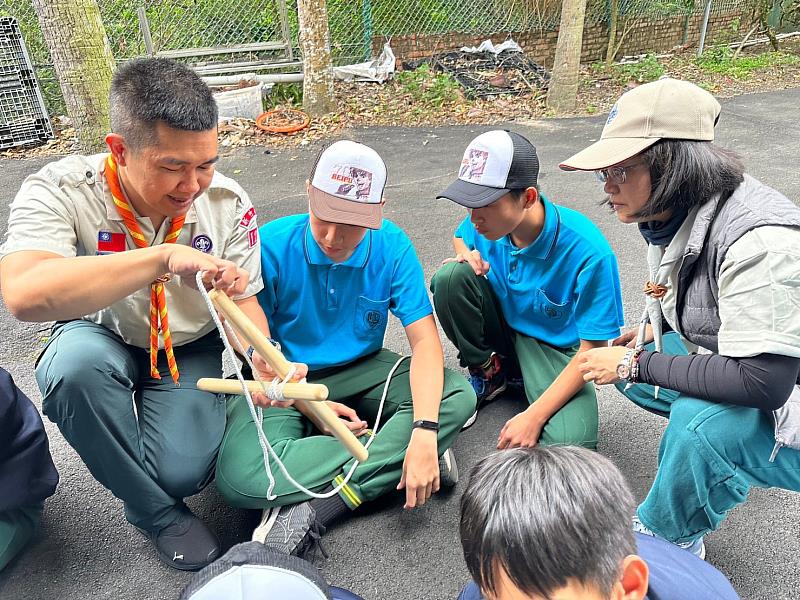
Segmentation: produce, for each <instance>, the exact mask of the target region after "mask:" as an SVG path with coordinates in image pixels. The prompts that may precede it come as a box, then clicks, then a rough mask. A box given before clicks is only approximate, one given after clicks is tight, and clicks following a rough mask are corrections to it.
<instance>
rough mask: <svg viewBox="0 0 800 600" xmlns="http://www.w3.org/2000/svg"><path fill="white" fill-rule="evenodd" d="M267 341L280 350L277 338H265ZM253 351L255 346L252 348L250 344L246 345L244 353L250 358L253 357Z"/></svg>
mask: <svg viewBox="0 0 800 600" xmlns="http://www.w3.org/2000/svg"><path fill="white" fill-rule="evenodd" d="M267 341H268V342H269V343H270V344H272V345H273V346H275V349H276V350H278V351H279V352H280V349H281V344H280V342H278V341H277V340H273V339H272V338H267ZM255 351H256V349H255V348H253V347H252V346H248V347H247V350H245V354H247V356H249V357H250V358H253V352H255Z"/></svg>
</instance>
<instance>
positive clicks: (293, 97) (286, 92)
mask: <svg viewBox="0 0 800 600" xmlns="http://www.w3.org/2000/svg"><path fill="white" fill-rule="evenodd" d="M302 105H303V84H302V83H276V84H275V86H274V87H273V88H272V90H270V93H269V95H268V96H267V97H266V99H265V100H264V109H265V110H272V109H273V108H275V107H276V106H286V107H288V108H297V107H300V106H302Z"/></svg>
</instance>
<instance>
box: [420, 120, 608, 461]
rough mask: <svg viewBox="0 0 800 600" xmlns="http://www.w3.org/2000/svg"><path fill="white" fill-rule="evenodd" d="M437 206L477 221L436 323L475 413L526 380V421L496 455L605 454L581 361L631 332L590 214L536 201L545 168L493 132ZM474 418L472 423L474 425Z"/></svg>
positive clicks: (450, 273) (514, 426)
mask: <svg viewBox="0 0 800 600" xmlns="http://www.w3.org/2000/svg"><path fill="white" fill-rule="evenodd" d="M476 155H481V156H482V157H483V160H482V164H483V167H482V168H481V169H479V170H477V171H476V170H475V169H472V170H470V169H461V171H460V172H461V175H459V178H458V179H457V180H456V181H455V182H454V183H453V184H452V185H450V187H448V188H447V189H446V190H445V191H444V192H442V194H441V195H440V196H439V197H440V198H447V199H449V200H452V201H453V202H456V203H458V204H460V205H462V206H464V207H466V208H467V209H468V210H469V215H468V216H467V218H465V219H464V221H463V222H462V223H461V224H460V225H459V227H458V229H456V232H455V237H454V239H453V246H454V248H455V251H456V256H455V258H451V259H448V260H447V261H445V264H444V266H443V267H442V268H441V269H439V271H437V273H436V274H435V275H434V278H433V281H432V282H431V290H432V291H433V302H434V306H435V307H436V314H437V316H438V317H439V322H440V323H441V325H442V329H443V330H444V332H445V334H446V335H447V337H448V338H449V339H450V341H452V342H453V344H455V346H456V348H457V349H458V352H459V360H460V361H461V365H462V366H464V367H468V368H469V373H470V381H471V383H472V385H473V387H474V388H475V391H476V393H477V395H478V406H481V405H482V404H486V403H487V402H490V401H492V400H494V399H495V398H497V397H498V396H499V395H500V394H502V393H503V392H504V391H505V389H506V386H507V384H508V373H509V372H516V371H517V369H518V370H519V372H520V373H521V375H522V382H523V385H524V388H525V395H526V397H527V399H528V402H529V403H530V406H529V407H528V409H527V410H525V411H523V412H521V413H519V414H518V415H516V416H515V417H513V418H511V419H509V421H508V422H507V423H506V424H505V426H504V427H503V428H502V430H501V431H500V435H499V437H498V441H497V447H498V448H500V449H502V448H512V447H515V446H533V445H535V444H537V443H539V442H541V443H545V444H574V445H582V446H586V447H589V448H595V447H596V445H597V398H596V396H595V391H594V386H592V385H587V384H585V382H584V380H583V377H582V375H581V373H580V372H579V371H578V368H577V362H576V356H577V354H578V353H580V352H581V351H583V350H587V349H589V348H595V347H600V346H606V345H607V341H608V340H609V339H614V338H616V337H617V336H618V335H619V331H620V327H621V326H622V324H623V315H622V297H621V295H620V283H619V273H618V271H617V261H616V258H615V257H614V254H613V253H612V251H611V247H610V246H609V244H608V242H607V241H606V240H605V238H603V236H602V234H601V233H600V231H599V230H598V229H597V227H595V225H594V224H592V222H591V221H589V219H587V218H586V217H584V216H583V215H582V214H580V213H578V212H576V211H574V210H570V209H568V208H564V207H563V206H557V205H555V204H553V203H552V202H550V201H549V200H548V199H547V198H545V197H544V195H543V194H541V193H540V192H539V190H538V185H537V177H538V174H539V159H538V157H537V155H536V149H535V148H534V147H533V145H532V144H531V143H530V142H529V141H528V140H527V139H525V138H524V137H522V136H521V135H519V134H517V133H513V132H509V131H489V132H487V133H484V134H482V135H479V136H478V137H477V138H475V139H474V140H472V142H471V143H470V144H469V146H468V148H467V150H466V151H465V152H464V158H463V161H462V165H464V164H468V163H470V161H471V160H472V161H473V162H474V156H476ZM475 416H477V413H476V414H475V415H473V417H472V418H471V419H470V420H469V421H468V423H467V425H471V424H472V422H474V418H475Z"/></svg>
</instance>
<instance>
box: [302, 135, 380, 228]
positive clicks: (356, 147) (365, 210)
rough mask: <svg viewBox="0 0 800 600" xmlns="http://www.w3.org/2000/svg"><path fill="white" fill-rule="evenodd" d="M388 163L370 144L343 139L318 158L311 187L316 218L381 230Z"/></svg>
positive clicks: (310, 193)
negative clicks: (386, 163) (385, 162)
mask: <svg viewBox="0 0 800 600" xmlns="http://www.w3.org/2000/svg"><path fill="white" fill-rule="evenodd" d="M384 187H386V165H385V164H384V162H383V159H382V158H381V157H380V156H378V153H377V152H375V150H373V149H372V148H370V147H369V146H365V145H364V144H359V143H358V142H352V141H350V140H341V141H338V142H334V143H333V144H331V145H330V146H328V147H327V148H325V150H323V151H322V153H321V154H320V155H319V157H318V158H317V162H316V164H315V165H314V171H313V172H312V173H311V187H310V188H309V190H308V198H309V206H310V208H311V211H312V212H313V213H314V215H316V217H317V218H319V219H322V220H323V221H330V222H332V223H344V224H345V225H357V226H359V227H368V228H369V229H380V227H381V219H383V188H384Z"/></svg>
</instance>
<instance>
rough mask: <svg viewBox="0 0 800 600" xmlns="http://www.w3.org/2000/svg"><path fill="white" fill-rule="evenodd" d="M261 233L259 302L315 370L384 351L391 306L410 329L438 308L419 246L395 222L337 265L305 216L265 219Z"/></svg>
mask: <svg viewBox="0 0 800 600" xmlns="http://www.w3.org/2000/svg"><path fill="white" fill-rule="evenodd" d="M259 234H260V238H261V265H262V276H263V278H264V289H263V290H262V291H261V292H260V293H259V294H258V301H259V303H260V304H261V307H262V308H263V309H264V313H265V314H266V315H267V319H268V320H269V326H270V332H271V334H272V337H273V338H275V339H276V340H277V341H279V342H280V344H281V346H282V347H283V352H284V354H285V355H286V358H288V359H289V360H291V361H297V362H304V363H306V364H308V367H309V369H310V370H312V371H313V370H317V369H322V368H326V367H335V366H339V365H343V364H347V363H350V362H352V361H354V360H356V359H358V358H361V357H362V356H366V355H368V354H371V353H373V352H377V351H378V350H380V349H381V347H382V346H383V336H384V333H385V332H386V324H387V321H388V316H389V311H391V312H392V314H393V315H394V316H396V317H397V318H398V319H399V320H400V322H401V323H402V324H403V326H404V327H405V326H408V325H410V324H412V323H414V322H415V321H417V320H419V319H421V318H423V317H426V316H428V315H430V314H432V313H433V308H432V307H431V303H430V300H429V299H428V292H427V289H426V288H425V279H424V275H423V272H422V266H421V265H420V263H419V259H418V258H417V255H416V252H415V251H414V247H413V246H412V245H411V241H410V240H409V239H408V236H406V234H405V233H404V232H403V231H402V230H401V229H400V228H399V227H398V226H397V225H395V224H394V223H392V222H390V221H387V220H384V221H383V223H382V225H381V228H380V229H378V230H371V229H368V230H367V232H366V235H365V236H364V239H363V240H362V241H361V243H360V244H359V245H358V247H357V248H356V249H355V251H354V252H353V255H352V256H351V257H350V258H348V259H347V260H346V261H344V262H342V263H339V264H336V263H333V262H332V261H331V260H330V259H329V258H328V257H327V256H325V254H324V253H323V252H322V250H321V249H320V248H319V246H318V245H317V243H316V242H315V241H314V238H313V236H312V234H311V227H310V225H309V222H308V215H307V214H304V215H294V216H290V217H284V218H282V219H277V220H275V221H272V222H270V223H267V224H266V225H263V226H262V227H261V229H260V230H259ZM331 348H335V349H336V352H335V353H332V352H331Z"/></svg>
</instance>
